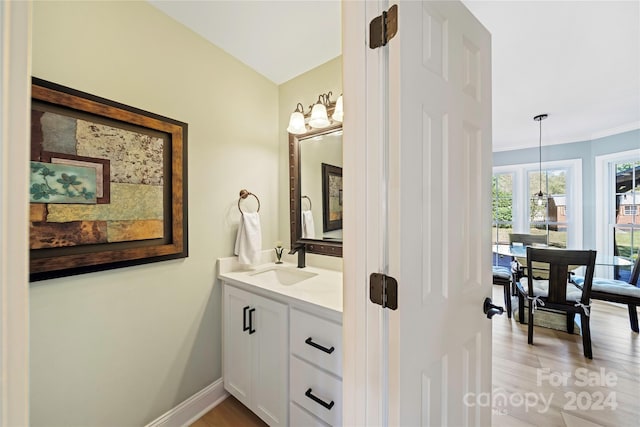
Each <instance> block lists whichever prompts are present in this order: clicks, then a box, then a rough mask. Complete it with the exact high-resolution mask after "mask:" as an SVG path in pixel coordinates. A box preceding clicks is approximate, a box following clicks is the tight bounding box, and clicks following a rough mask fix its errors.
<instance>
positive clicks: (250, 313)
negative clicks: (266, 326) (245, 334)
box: [249, 308, 256, 335]
mask: <svg viewBox="0 0 640 427" xmlns="http://www.w3.org/2000/svg"><path fill="white" fill-rule="evenodd" d="M254 311H256V309H255V308H252V309H251V310H249V335H251V334H253V333H255V332H256V330H255V329H253V312H254Z"/></svg>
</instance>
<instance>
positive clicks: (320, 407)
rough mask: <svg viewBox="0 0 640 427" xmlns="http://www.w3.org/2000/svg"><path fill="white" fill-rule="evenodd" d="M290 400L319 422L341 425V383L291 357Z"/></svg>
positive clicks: (331, 376)
mask: <svg viewBox="0 0 640 427" xmlns="http://www.w3.org/2000/svg"><path fill="white" fill-rule="evenodd" d="M290 360H291V384H290V387H289V393H290V394H289V395H290V398H291V400H293V401H294V402H296V403H297V404H298V405H300V406H302V407H303V408H305V409H306V410H307V411H309V412H311V413H312V414H314V415H315V416H317V417H318V418H320V419H321V420H323V421H325V422H327V423H329V424H331V425H333V426H339V425H342V381H340V380H339V379H338V378H336V377H334V376H333V375H330V374H327V373H326V372H324V371H322V370H320V369H318V368H317V367H315V366H313V365H310V364H309V363H307V362H305V361H303V360H300V359H298V358H297V357H295V356H291V359H290Z"/></svg>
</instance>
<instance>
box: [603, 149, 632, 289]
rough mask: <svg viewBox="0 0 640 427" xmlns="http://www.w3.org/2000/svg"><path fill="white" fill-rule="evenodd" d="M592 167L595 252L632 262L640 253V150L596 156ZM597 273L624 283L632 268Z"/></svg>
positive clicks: (618, 268)
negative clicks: (629, 259)
mask: <svg viewBox="0 0 640 427" xmlns="http://www.w3.org/2000/svg"><path fill="white" fill-rule="evenodd" d="M595 163H596V182H595V185H596V192H595V205H596V206H598V207H599V208H598V209H596V216H595V220H596V223H595V226H596V235H595V237H596V249H597V251H598V253H599V254H603V255H605V256H612V255H620V256H624V257H629V258H632V259H634V258H635V257H637V256H638V254H639V253H640V208H638V206H639V205H640V150H629V151H624V152H620V153H613V154H606V155H602V156H598V157H596V162H595ZM609 270H611V271H609ZM596 273H597V275H598V276H600V277H610V278H615V279H621V280H626V279H628V277H629V275H630V273H631V267H615V268H612V269H608V270H607V271H604V272H603V271H600V272H598V271H596Z"/></svg>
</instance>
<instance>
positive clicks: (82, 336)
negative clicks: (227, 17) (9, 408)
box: [30, 1, 327, 426]
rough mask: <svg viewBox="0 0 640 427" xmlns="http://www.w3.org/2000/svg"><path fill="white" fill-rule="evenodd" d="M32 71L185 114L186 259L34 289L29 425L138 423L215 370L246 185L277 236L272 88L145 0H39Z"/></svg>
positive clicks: (277, 144) (267, 233) (268, 233)
mask: <svg viewBox="0 0 640 427" xmlns="http://www.w3.org/2000/svg"><path fill="white" fill-rule="evenodd" d="M33 74H34V76H36V77H39V78H43V79H45V80H49V81H53V82H56V83H59V84H62V85H65V86H70V87H72V88H74V89H78V90H81V91H85V92H89V93H91V94H94V95H97V96H101V97H104V98H108V99H111V100H114V101H118V102H121V103H124V104H128V105H131V106H134V107H137V108H140V109H143V110H147V111H151V112H153V113H156V114H160V115H163V116H167V117H171V118H174V119H177V120H181V121H184V122H187V123H188V124H189V135H188V138H189V139H188V185H189V194H188V197H189V199H188V200H189V252H190V255H189V258H187V259H184V260H176V261H166V262H160V263H153V264H148V265H144V266H138V267H130V268H122V269H116V270H110V271H107V272H101V273H93V274H85V275H79V276H73V277H67V278H61V279H56V280H49V281H44V282H36V283H33V284H32V285H31V293H30V298H31V303H30V312H31V318H30V322H31V324H30V328H31V331H30V346H31V361H30V375H31V384H30V385H31V395H30V399H31V402H30V404H31V423H32V425H34V426H43V425H46V426H70V425H83V426H134V425H144V424H146V423H148V422H149V421H152V420H153V419H155V418H157V417H158V416H159V415H161V414H163V413H164V412H165V411H167V410H169V409H170V408H172V407H174V406H175V405H176V404H178V403H180V402H181V401H183V400H184V399H186V398H187V397H189V396H191V395H193V394H194V393H196V392H198V391H199V390H201V389H202V388H204V387H205V386H207V385H209V384H210V383H212V382H214V381H216V380H218V379H219V378H220V377H221V375H222V373H221V351H220V350H221V348H220V347H221V326H220V322H221V306H220V285H219V282H218V281H216V280H215V259H216V258H218V257H222V256H229V255H231V254H232V250H233V242H234V239H235V232H236V228H237V222H238V220H239V212H238V210H237V207H236V203H237V199H238V192H239V190H240V189H241V188H247V189H249V190H250V191H252V192H254V193H255V194H257V195H258V196H259V197H260V201H261V203H262V207H261V211H260V213H261V218H262V231H263V242H264V246H265V247H269V246H270V242H273V241H275V240H277V239H278V238H279V237H280V236H279V233H277V230H278V227H279V220H278V201H281V200H282V197H280V191H279V187H282V183H280V185H279V184H278V183H279V181H278V179H279V175H280V174H281V171H279V169H278V164H279V161H281V157H282V150H281V149H280V148H281V147H285V146H286V144H285V143H284V141H283V138H282V134H281V133H279V127H278V124H279V122H278V114H279V113H278V87H277V86H276V85H275V84H273V83H271V82H270V81H268V80H267V79H265V78H264V77H262V76H260V75H258V74H257V73H255V72H254V71H252V70H251V69H249V68H248V67H246V66H244V65H243V64H241V63H239V62H238V61H236V60H235V59H233V58H231V57H230V56H229V55H227V54H226V53H224V52H222V51H221V50H220V49H218V48H216V47H214V46H212V45H211V44H209V43H207V42H205V41H204V40H203V39H201V38H200V37H198V36H197V35H195V34H194V33H192V32H190V31H189V30H187V29H185V28H184V27H182V26H181V25H179V24H177V23H176V22H175V21H172V20H171V19H170V18H168V17H167V16H165V15H164V14H162V13H161V12H159V11H157V10H156V9H155V8H153V7H152V6H150V5H149V4H148V3H146V2H39V1H36V2H35V4H34V8H33ZM326 89H327V85H322V90H326ZM318 91H319V89H318V90H316V89H315V88H314V89H313V90H311V92H312V93H314V94H316V95H317V92H318ZM299 96H300V99H304V100H305V102H310V101H312V99H311V98H310V97H311V95H309V96H306V95H305V94H303V93H300V94H296V99H298V97H299ZM288 104H290V105H291V106H293V105H295V103H291V102H288ZM289 108H292V107H289V106H288V107H287V109H289ZM285 160H286V157H285ZM283 188H286V184H285V186H284V187H283ZM283 194H284V196H283V197H285V198H286V192H283ZM287 211H288V210H287V209H286V207H285V209H284V210H283V212H287ZM280 218H282V215H280ZM285 230H286V228H285ZM283 240H285V239H283ZM286 240H288V239H286Z"/></svg>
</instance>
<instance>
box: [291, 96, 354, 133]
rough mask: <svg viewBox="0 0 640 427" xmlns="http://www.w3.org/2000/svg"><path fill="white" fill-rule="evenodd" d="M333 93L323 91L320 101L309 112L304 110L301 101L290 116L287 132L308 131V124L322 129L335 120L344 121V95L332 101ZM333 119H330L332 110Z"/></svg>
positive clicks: (319, 97) (310, 107)
mask: <svg viewBox="0 0 640 427" xmlns="http://www.w3.org/2000/svg"><path fill="white" fill-rule="evenodd" d="M331 95H332V93H331V92H329V93H323V94H320V95H319V96H318V101H317V102H316V103H315V104H313V105H311V106H309V113H306V114H305V112H304V107H303V106H302V104H301V103H298V105H296V109H295V110H294V111H293V113H291V117H290V118H289V126H288V127H287V132H289V133H291V134H294V135H300V134H303V133H307V132H308V130H309V129H308V128H307V126H306V124H307V123H308V125H309V127H311V128H312V129H322V128H326V127H328V126H330V125H331V123H332V121H333V122H342V118H343V115H344V112H343V110H342V95H340V97H339V98H338V100H337V101H336V102H331V99H330V98H331ZM332 111H333V114H332V115H331V120H330V119H329V114H328V113H330V112H332Z"/></svg>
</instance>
